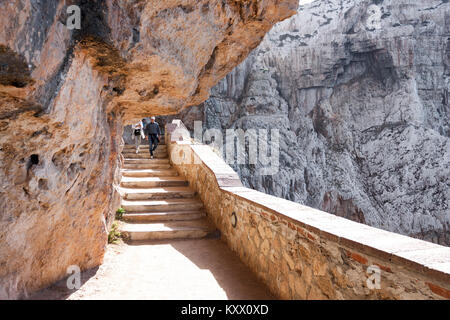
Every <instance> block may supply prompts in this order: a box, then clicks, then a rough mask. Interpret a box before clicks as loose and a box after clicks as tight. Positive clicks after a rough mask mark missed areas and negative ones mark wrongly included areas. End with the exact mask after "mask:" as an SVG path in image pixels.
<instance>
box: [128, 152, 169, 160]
mask: <svg viewBox="0 0 450 320" xmlns="http://www.w3.org/2000/svg"><path fill="white" fill-rule="evenodd" d="M122 155H123V157H124V158H125V159H150V153H149V152H148V151H147V152H145V153H122ZM153 156H154V157H155V158H156V159H165V158H167V152H165V151H164V152H154V153H153Z"/></svg>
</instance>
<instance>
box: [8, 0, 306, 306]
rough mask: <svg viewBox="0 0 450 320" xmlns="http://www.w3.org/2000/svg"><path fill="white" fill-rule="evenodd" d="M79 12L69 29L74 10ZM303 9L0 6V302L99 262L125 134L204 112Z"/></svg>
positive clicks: (138, 0)
mask: <svg viewBox="0 0 450 320" xmlns="http://www.w3.org/2000/svg"><path fill="white" fill-rule="evenodd" d="M72 4H75V5H78V6H79V8H80V9H81V29H74V30H70V29H69V28H67V27H66V25H65V24H66V21H67V19H68V17H69V16H70V14H68V13H67V7H68V6H69V5H72ZM296 8H297V3H296V1H292V0H283V1H277V0H268V1H256V0H255V1H247V0H246V1H236V0H226V1H192V0H170V1H142V0H134V1H125V0H107V1H100V0H99V1H88V0H78V1H76V0H72V1H34V0H19V1H14V2H10V1H2V2H0V21H1V22H0V24H1V28H0V66H1V67H0V179H1V181H2V184H1V188H0V206H1V207H0V208H1V214H0V230H1V231H0V299H4V298H16V297H20V296H23V295H24V294H25V293H26V292H27V291H33V290H36V289H39V288H42V287H43V286H45V285H48V284H50V283H51V282H53V281H55V280H57V279H60V278H61V277H63V276H65V275H66V270H67V267H68V266H70V265H78V266H79V267H80V268H81V269H82V270H83V269H87V268H90V267H94V266H96V265H98V264H100V263H101V261H102V259H103V253H104V249H105V245H106V239H107V229H108V225H109V223H110V222H111V220H112V219H111V218H112V216H113V214H114V212H115V210H116V209H117V208H118V206H119V198H118V195H117V193H116V192H115V189H114V186H115V185H117V184H118V182H119V180H120V176H119V168H118V165H119V164H120V161H121V159H120V157H119V152H120V148H121V140H122V138H121V136H122V128H123V123H127V122H128V123H129V122H131V121H134V120H136V119H139V118H142V117H143V116H149V115H155V114H161V113H164V114H167V113H173V112H176V111H179V110H181V108H182V107H185V106H188V105H191V104H196V103H200V102H202V101H203V100H204V99H206V98H207V94H208V90H209V88H210V87H211V86H213V85H215V84H216V83H217V82H218V81H219V80H220V79H221V78H222V77H223V76H225V75H226V73H228V72H229V71H230V70H232V68H233V67H235V66H236V65H237V64H238V63H240V62H241V61H243V59H245V57H246V55H247V54H248V53H249V52H250V50H252V49H253V48H254V47H256V46H257V45H258V44H259V42H260V41H261V39H262V37H263V36H264V34H265V33H266V32H267V31H268V30H269V29H270V28H271V26H272V25H273V24H274V23H276V22H278V21H280V20H282V19H284V18H287V17H289V16H291V15H292V14H294V13H295V9H296Z"/></svg>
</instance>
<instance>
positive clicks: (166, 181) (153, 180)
mask: <svg viewBox="0 0 450 320" xmlns="http://www.w3.org/2000/svg"><path fill="white" fill-rule="evenodd" d="M120 185H121V186H122V187H125V188H151V187H182V186H187V185H188V182H187V181H186V180H184V179H183V178H182V177H178V176H176V177H122V181H121V183H120Z"/></svg>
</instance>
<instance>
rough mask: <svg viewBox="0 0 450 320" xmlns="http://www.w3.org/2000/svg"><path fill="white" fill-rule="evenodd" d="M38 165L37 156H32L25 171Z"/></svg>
mask: <svg viewBox="0 0 450 320" xmlns="http://www.w3.org/2000/svg"><path fill="white" fill-rule="evenodd" d="M38 164H39V156H38V155H37V154H32V155H31V156H30V158H29V159H28V161H27V171H28V170H29V169H30V168H31V167H32V166H34V165H38Z"/></svg>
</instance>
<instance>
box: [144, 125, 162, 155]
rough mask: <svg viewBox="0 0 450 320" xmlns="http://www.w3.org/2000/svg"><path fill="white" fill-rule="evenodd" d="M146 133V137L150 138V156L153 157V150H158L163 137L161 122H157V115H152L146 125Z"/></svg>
mask: <svg viewBox="0 0 450 320" xmlns="http://www.w3.org/2000/svg"><path fill="white" fill-rule="evenodd" d="M144 133H145V135H146V139H148V145H149V150H150V158H152V159H153V151H155V150H156V147H157V146H158V142H159V139H160V138H161V129H160V128H159V124H158V123H157V122H155V117H151V118H150V122H149V123H147V124H146V125H145V129H144Z"/></svg>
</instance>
